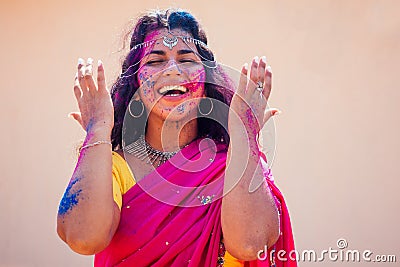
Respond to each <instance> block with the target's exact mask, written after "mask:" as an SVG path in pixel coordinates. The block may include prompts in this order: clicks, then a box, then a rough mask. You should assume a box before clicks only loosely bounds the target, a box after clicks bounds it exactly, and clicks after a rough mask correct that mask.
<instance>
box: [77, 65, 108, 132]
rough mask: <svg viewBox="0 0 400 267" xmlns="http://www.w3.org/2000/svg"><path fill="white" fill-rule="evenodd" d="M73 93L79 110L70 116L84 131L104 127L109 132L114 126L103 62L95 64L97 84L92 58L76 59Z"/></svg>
mask: <svg viewBox="0 0 400 267" xmlns="http://www.w3.org/2000/svg"><path fill="white" fill-rule="evenodd" d="M74 94H75V97H76V100H77V102H78V107H79V112H71V113H70V114H69V115H70V116H72V117H73V118H74V119H75V120H76V121H77V122H78V123H79V124H80V125H81V126H82V128H83V129H84V130H85V131H86V132H89V131H90V130H94V129H99V128H100V129H104V130H109V131H110V132H111V130H112V128H113V126H114V108H113V104H112V100H111V96H110V93H109V92H108V90H107V85H106V79H105V74H104V66H103V63H102V62H101V61H100V60H99V62H98V66H97V85H96V83H95V81H94V79H93V59H91V58H88V60H87V62H86V64H85V61H84V60H83V59H81V58H80V59H79V60H78V71H77V73H76V76H75V85H74Z"/></svg>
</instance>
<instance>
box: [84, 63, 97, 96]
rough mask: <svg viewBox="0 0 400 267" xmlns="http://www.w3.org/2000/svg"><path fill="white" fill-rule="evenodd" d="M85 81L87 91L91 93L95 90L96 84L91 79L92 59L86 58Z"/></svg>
mask: <svg viewBox="0 0 400 267" xmlns="http://www.w3.org/2000/svg"><path fill="white" fill-rule="evenodd" d="M85 81H86V85H87V87H88V90H89V92H90V93H91V94H92V95H93V94H95V93H96V91H97V87H96V84H95V83H94V80H93V59H92V58H88V60H87V62H86V68H85Z"/></svg>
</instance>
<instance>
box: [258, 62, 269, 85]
mask: <svg viewBox="0 0 400 267" xmlns="http://www.w3.org/2000/svg"><path fill="white" fill-rule="evenodd" d="M266 67H267V58H266V57H265V56H262V57H261V59H260V64H258V71H257V81H260V82H261V83H263V84H264V77H265V68H266Z"/></svg>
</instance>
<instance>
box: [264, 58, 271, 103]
mask: <svg viewBox="0 0 400 267" xmlns="http://www.w3.org/2000/svg"><path fill="white" fill-rule="evenodd" d="M271 89H272V69H271V66H270V65H268V66H267V67H266V68H265V75H264V88H263V95H264V97H265V99H266V100H267V101H268V98H269V96H270V94H271Z"/></svg>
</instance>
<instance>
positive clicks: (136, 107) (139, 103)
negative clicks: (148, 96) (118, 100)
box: [128, 100, 144, 119]
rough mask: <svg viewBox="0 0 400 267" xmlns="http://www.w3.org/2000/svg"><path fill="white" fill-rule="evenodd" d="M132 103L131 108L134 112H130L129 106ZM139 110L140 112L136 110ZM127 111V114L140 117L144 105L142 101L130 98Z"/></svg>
mask: <svg viewBox="0 0 400 267" xmlns="http://www.w3.org/2000/svg"><path fill="white" fill-rule="evenodd" d="M132 103H133V110H134V112H132V110H131V106H132ZM139 110H140V112H138V111H139ZM128 111H129V114H131V116H132V117H134V118H136V119H137V118H140V117H141V116H142V115H143V112H144V105H143V102H142V101H138V100H132V101H131V103H129V105H128Z"/></svg>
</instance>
